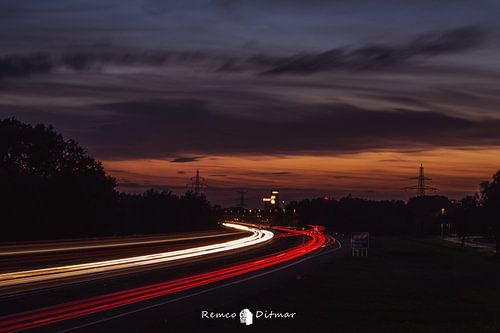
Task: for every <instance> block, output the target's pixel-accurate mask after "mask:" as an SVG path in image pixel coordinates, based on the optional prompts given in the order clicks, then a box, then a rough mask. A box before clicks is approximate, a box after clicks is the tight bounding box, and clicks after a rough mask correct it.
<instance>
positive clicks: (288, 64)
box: [233, 26, 486, 74]
mask: <svg viewBox="0 0 500 333" xmlns="http://www.w3.org/2000/svg"><path fill="white" fill-rule="evenodd" d="M485 38H486V33H485V32H484V31H483V30H482V29H480V28H478V27H475V26H467V27H461V28H458V29H454V30H450V31H445V32H437V33H432V34H425V35H421V36H418V37H416V38H414V39H413V40H412V41H411V42H410V43H407V44H403V45H382V44H380V45H368V46H363V47H359V48H355V49H348V48H337V49H332V50H329V51H326V52H322V53H309V54H302V55H295V56H292V57H284V58H281V59H270V58H267V57H260V58H257V59H256V58H252V59H249V60H248V62H249V63H252V64H256V65H263V64H265V63H273V62H274V63H275V66H274V67H272V68H270V69H267V70H265V71H264V74H285V73H288V74H310V73H316V72H323V71H332V70H353V71H365V70H382V69H388V68H393V67H398V66H402V65H407V64H408V63H410V62H412V61H415V60H422V59H424V58H426V57H432V56H438V55H444V54H453V53H459V52H464V51H467V50H472V49H475V48H477V47H479V46H480V45H481V44H482V42H483V41H484V40H485ZM233 67H234V64H233Z"/></svg>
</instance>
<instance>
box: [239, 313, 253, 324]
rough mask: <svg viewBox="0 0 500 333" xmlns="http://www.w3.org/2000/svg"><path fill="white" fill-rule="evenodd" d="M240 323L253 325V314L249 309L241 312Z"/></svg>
mask: <svg viewBox="0 0 500 333" xmlns="http://www.w3.org/2000/svg"><path fill="white" fill-rule="evenodd" d="M240 323H242V324H245V325H247V326H248V325H252V324H253V313H252V311H250V310H249V309H243V310H241V311H240Z"/></svg>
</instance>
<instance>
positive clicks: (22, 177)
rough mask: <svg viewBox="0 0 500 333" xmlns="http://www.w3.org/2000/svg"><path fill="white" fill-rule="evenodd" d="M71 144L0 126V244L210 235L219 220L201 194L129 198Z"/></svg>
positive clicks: (45, 130) (32, 129)
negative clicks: (180, 233)
mask: <svg viewBox="0 0 500 333" xmlns="http://www.w3.org/2000/svg"><path fill="white" fill-rule="evenodd" d="M115 187H116V181H115V179H114V178H112V177H110V176H108V175H106V173H105V171H104V168H103V166H102V164H101V162H99V161H96V160H95V159H93V158H92V157H91V156H90V155H88V153H87V152H86V150H85V149H83V148H82V147H80V146H79V145H78V144H77V143H76V142H75V141H73V140H65V139H64V138H63V137H62V136H61V135H60V134H58V133H56V132H55V131H54V130H53V128H52V127H50V126H48V127H47V126H44V125H36V126H32V125H28V124H23V123H21V122H19V121H17V120H15V119H3V120H0V221H1V228H2V232H1V233H0V240H25V239H54V238H68V237H86V236H103V235H127V234H147V233H159V232H170V231H182V230H197V229H208V228H214V227H216V226H217V224H216V219H217V218H218V217H219V216H217V215H216V214H215V210H214V209H213V208H212V206H211V205H210V203H209V202H208V201H207V200H206V198H205V197H204V196H199V195H194V194H192V193H187V194H186V195H185V196H182V197H179V196H176V195H174V194H172V193H171V192H159V191H155V190H150V191H147V192H145V193H143V194H125V193H119V192H117V191H116V190H115Z"/></svg>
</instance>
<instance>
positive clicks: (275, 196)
mask: <svg viewBox="0 0 500 333" xmlns="http://www.w3.org/2000/svg"><path fill="white" fill-rule="evenodd" d="M262 201H263V202H264V208H265V209H272V208H279V207H280V191H279V190H271V193H270V194H269V197H265V198H263V199H262Z"/></svg>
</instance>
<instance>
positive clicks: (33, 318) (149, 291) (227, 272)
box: [0, 226, 326, 333]
mask: <svg viewBox="0 0 500 333" xmlns="http://www.w3.org/2000/svg"><path fill="white" fill-rule="evenodd" d="M239 227H243V226H239ZM299 233H301V234H303V235H305V236H307V237H308V238H309V240H308V241H307V242H305V243H304V244H301V245H298V246H295V247H294V248H292V249H288V250H285V251H281V252H277V253H274V254H272V255H269V256H265V257H261V258H257V259H255V260H252V261H248V262H245V263H241V264H236V265H233V266H229V267H226V268H222V269H216V270H213V271H210V272H207V273H203V274H197V275H193V276H189V277H186V278H181V279H177V280H172V281H167V282H162V283H157V284H153V285H149V286H145V287H140V288H134V289H130V290H124V291H119V292H114V293H110V294H105V295H102V296H97V297H93V298H89V299H84V300H80V301H73V302H69V303H64V304H60V305H55V306H51V307H47V308H43V309H38V310H32V311H27V312H24V313H20V314H15V315H11V316H6V317H3V318H0V333H7V332H8V333H13V332H19V331H22V330H26V329H31V328H35V327H39V326H44V325H49V324H53V323H57V322H61V321H64V320H68V319H72V318H77V317H82V316H86V315H89V314H92V313H97V312H101V311H106V310H111V309H115V308H119V307H122V306H125V305H129V304H133V303H136V302H141V301H145V300H150V299H153V298H157V297H161V296H165V295H169V294H173V293H177V292H180V291H184V290H188V289H191V288H196V287H200V286H203V285H206V284H210V283H214V282H217V281H221V280H225V279H229V278H232V277H236V276H239V275H243V274H247V273H250V272H253V271H256V270H259V269H263V268H266V267H270V266H274V265H277V264H280V263H283V262H286V261H289V260H292V259H296V258H299V257H302V256H304V255H306V254H309V253H311V252H313V251H316V250H318V249H319V248H321V247H322V246H323V245H324V244H325V241H326V237H325V235H324V234H322V233H321V231H314V230H313V231H299Z"/></svg>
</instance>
